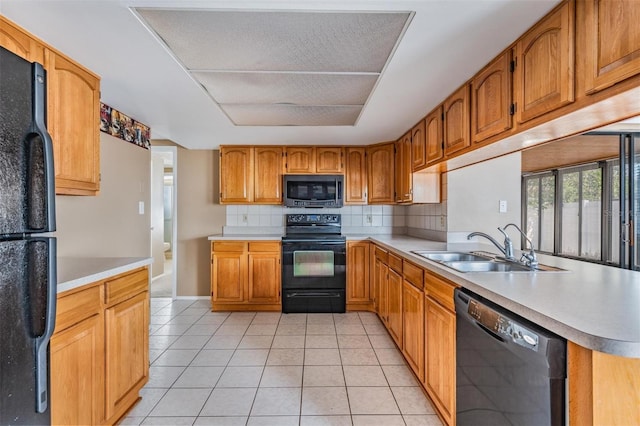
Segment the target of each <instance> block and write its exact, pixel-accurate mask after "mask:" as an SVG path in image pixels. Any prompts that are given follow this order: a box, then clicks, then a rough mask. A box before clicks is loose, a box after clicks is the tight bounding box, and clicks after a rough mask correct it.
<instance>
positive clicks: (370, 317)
mask: <svg viewBox="0 0 640 426" xmlns="http://www.w3.org/2000/svg"><path fill="white" fill-rule="evenodd" d="M358 316H359V317H360V321H362V324H382V322H380V318H378V315H377V314H375V313H373V312H358Z"/></svg>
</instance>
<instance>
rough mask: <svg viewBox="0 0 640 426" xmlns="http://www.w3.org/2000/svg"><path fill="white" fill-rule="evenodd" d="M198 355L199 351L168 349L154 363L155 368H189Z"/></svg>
mask: <svg viewBox="0 0 640 426" xmlns="http://www.w3.org/2000/svg"><path fill="white" fill-rule="evenodd" d="M197 353H198V350H197V349H167V350H166V351H164V353H163V354H162V355H160V356H159V357H158V359H156V360H155V361H154V363H153V365H155V366H174V367H180V366H187V365H189V364H190V363H191V361H193V359H194V358H195V357H196V354H197Z"/></svg>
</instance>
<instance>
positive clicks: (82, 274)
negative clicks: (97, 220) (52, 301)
mask: <svg viewBox="0 0 640 426" xmlns="http://www.w3.org/2000/svg"><path fill="white" fill-rule="evenodd" d="M151 261H152V259H151V258H150V257H58V293H62V292H64V291H68V290H73V289H74V288H77V287H81V286H83V285H86V284H91V283H93V282H96V281H100V280H103V279H105V278H109V277H112V276H114V275H118V274H121V273H123V272H127V271H130V270H132V269H136V268H140V267H142V266H146V265H150V264H151Z"/></svg>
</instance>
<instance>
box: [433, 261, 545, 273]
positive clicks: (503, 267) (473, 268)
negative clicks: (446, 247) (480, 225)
mask: <svg viewBox="0 0 640 426" xmlns="http://www.w3.org/2000/svg"><path fill="white" fill-rule="evenodd" d="M442 264H443V265H446V266H448V267H450V268H453V269H455V270H456V271H459V272H523V271H527V272H531V271H532V270H531V269H530V268H529V267H528V266H525V265H519V264H517V263H510V262H509V263H508V262H493V261H490V260H485V261H483V262H478V261H471V262H442Z"/></svg>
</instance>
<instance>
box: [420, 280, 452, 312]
mask: <svg viewBox="0 0 640 426" xmlns="http://www.w3.org/2000/svg"><path fill="white" fill-rule="evenodd" d="M455 288H456V286H455V285H453V284H450V283H449V282H447V281H445V280H443V279H442V278H440V277H438V276H436V275H433V274H430V273H428V272H426V273H425V293H426V294H427V295H428V296H430V297H431V298H433V299H434V300H436V301H438V302H439V303H440V304H442V306H444V307H445V308H447V309H450V310H451V311H453V312H455V310H456V308H455V305H454V302H453V291H454V290H455Z"/></svg>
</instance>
